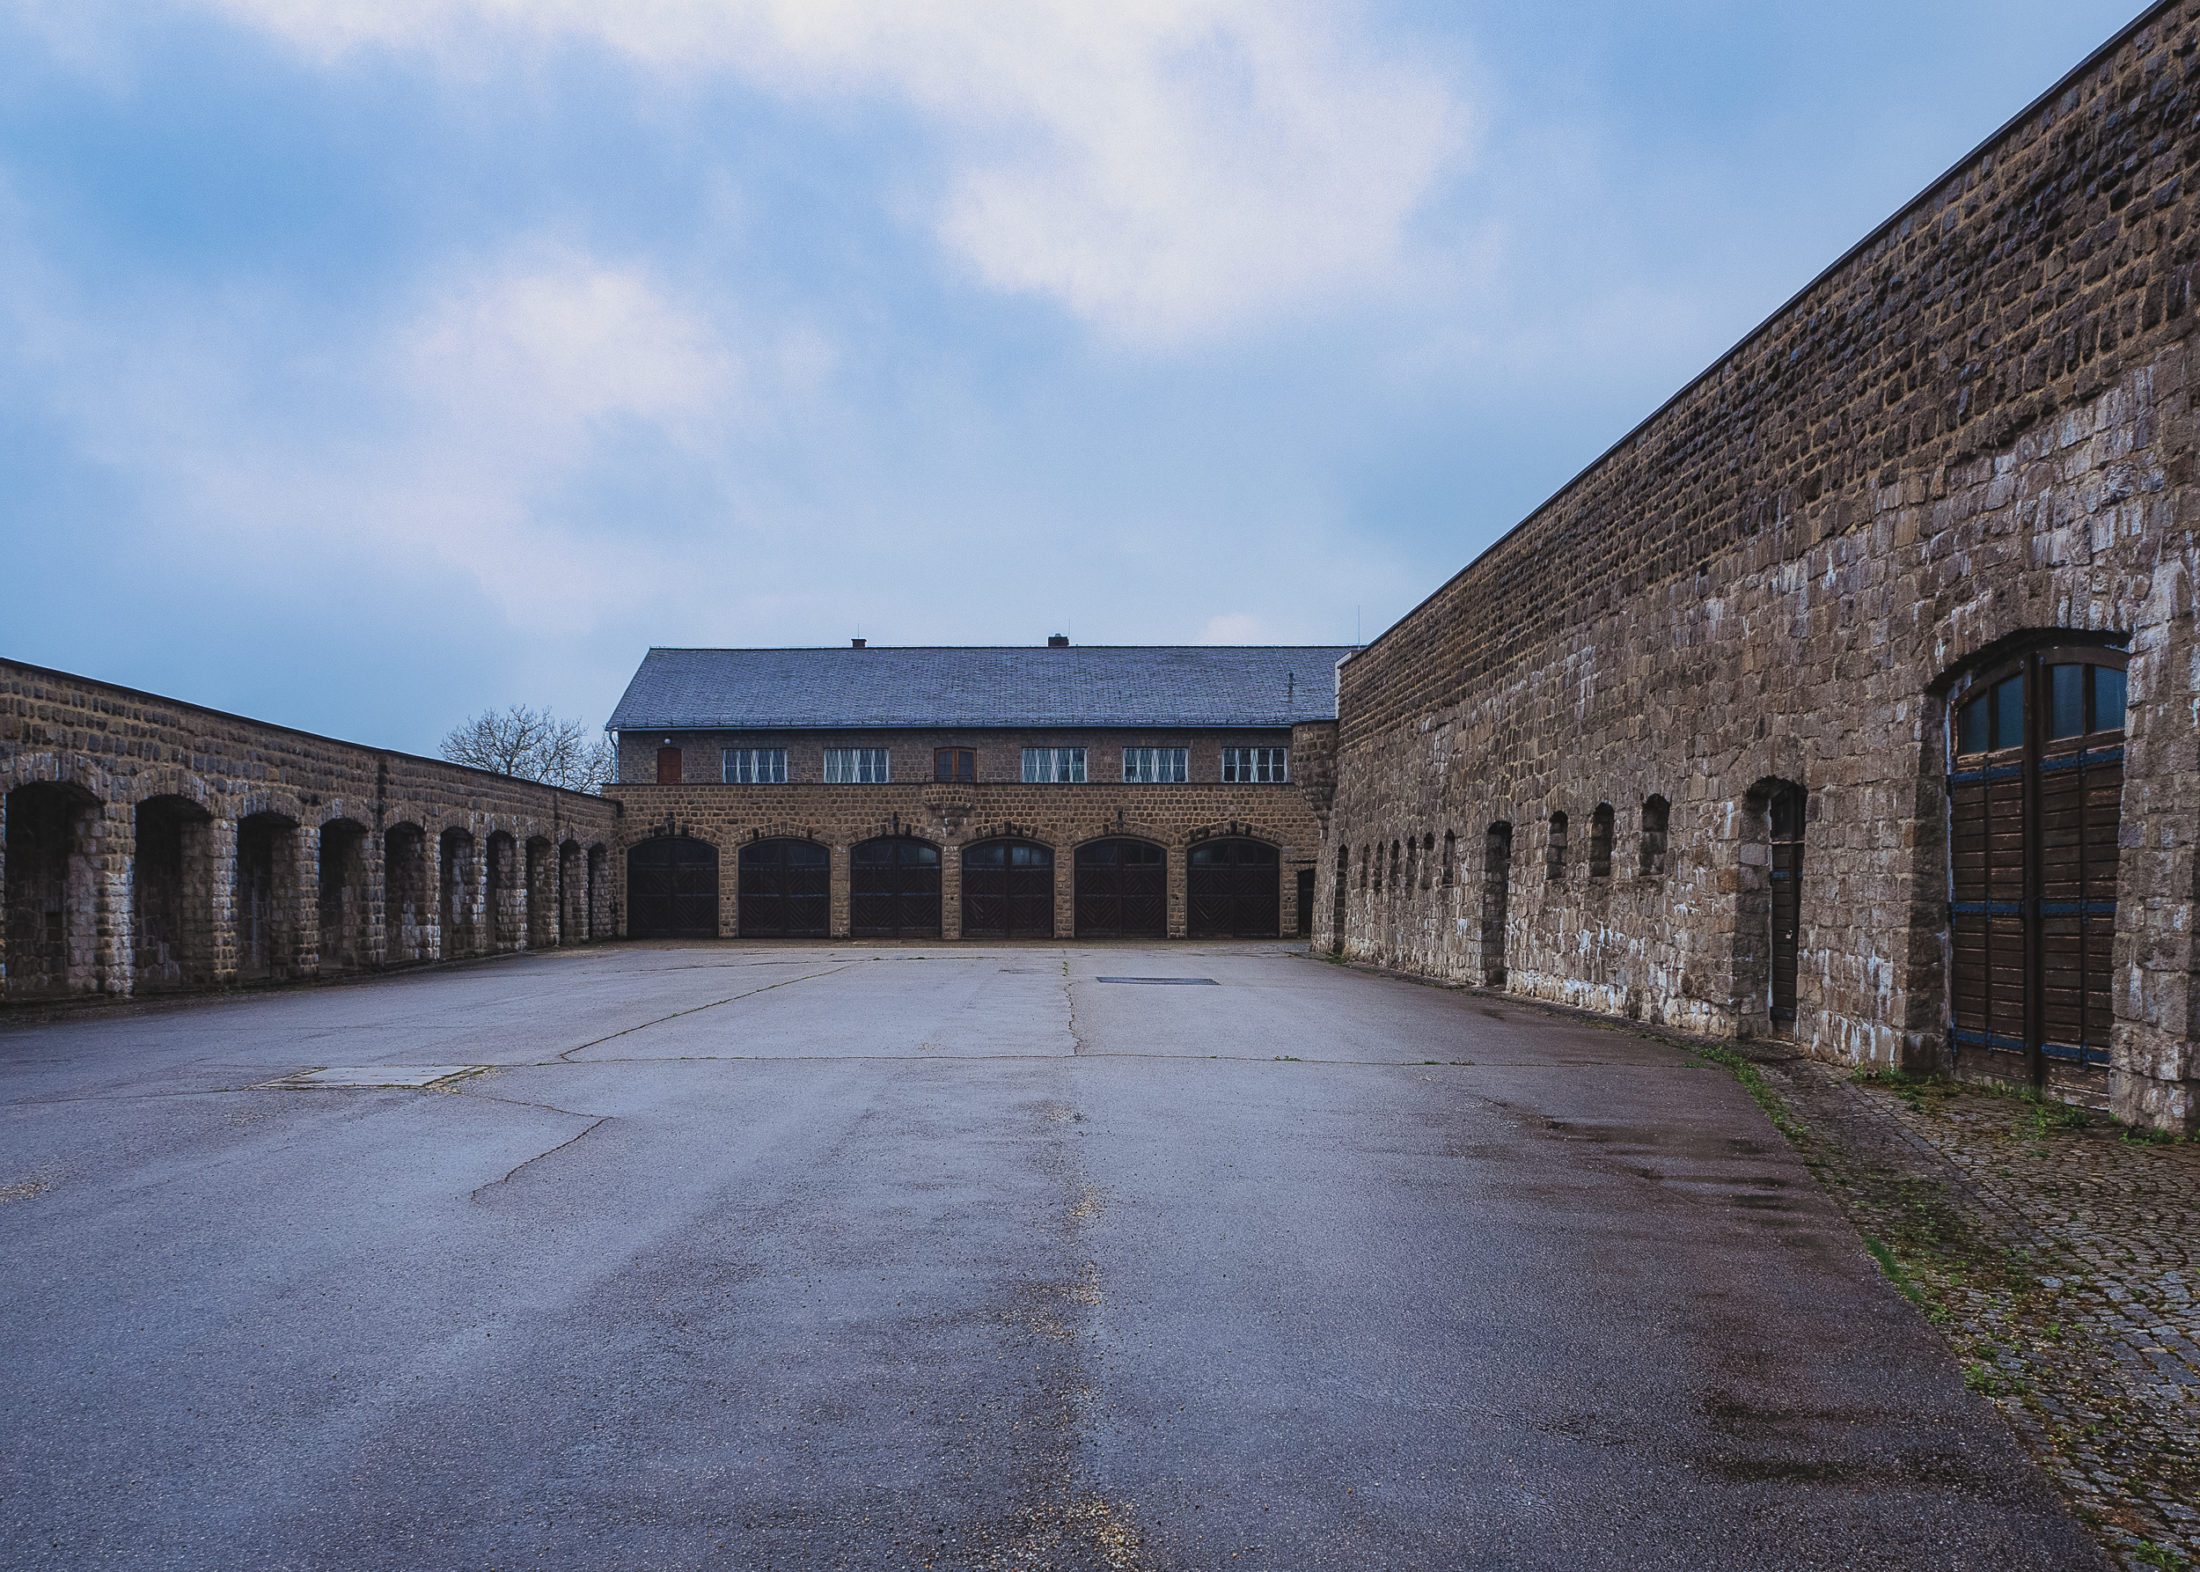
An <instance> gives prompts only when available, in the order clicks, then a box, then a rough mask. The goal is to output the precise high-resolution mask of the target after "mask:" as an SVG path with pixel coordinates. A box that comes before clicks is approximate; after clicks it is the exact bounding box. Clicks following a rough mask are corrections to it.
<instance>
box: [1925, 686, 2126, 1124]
mask: <svg viewBox="0 0 2200 1572" xmlns="http://www.w3.org/2000/svg"><path fill="white" fill-rule="evenodd" d="M2125 660H2126V657H2125V655H2124V653H2123V652H2122V651H2121V650H2116V649H2110V648H2106V647H2103V646H2097V645H2068V644H2043V645H2040V646H2036V647H2034V648H2032V649H2030V650H2027V651H2025V652H2023V653H2021V654H2018V655H2013V656H2007V657H2004V658H2002V659H2000V660H1995V661H1991V662H1989V663H1988V664H1986V665H1984V666H1982V667H1981V668H1980V669H1979V670H1978V671H1977V672H1975V673H1973V674H1971V675H1969V676H1968V677H1966V678H1965V679H1964V680H1962V681H1961V682H1959V683H1958V684H1957V686H1956V688H1955V691H1954V692H1953V694H1952V695H1951V703H1950V716H1949V726H1948V782H1947V784H1948V829H1949V858H1948V926H1949V939H1950V944H1949V958H1950V968H1949V977H1948V1002H1949V1010H1948V1015H1949V1034H1950V1037H1951V1039H1952V1046H1953V1048H1954V1050H1955V1053H1956V1054H1957V1055H1958V1056H1959V1057H1961V1056H1964V1055H1966V1054H1971V1055H1976V1056H1977V1060H1976V1061H1975V1062H1980V1063H1982V1065H1983V1067H1986V1068H1988V1069H1989V1070H1990V1071H1991V1070H1992V1069H1993V1068H1994V1067H1996V1066H1997V1065H1999V1066H2006V1068H2004V1069H2002V1070H2001V1073H2003V1074H2015V1075H2017V1076H2019V1077H2022V1078H2024V1079H2027V1080H2031V1081H2034V1082H2038V1081H2042V1080H2044V1079H2045V1078H2046V1075H2047V1071H2048V1066H2049V1065H2050V1064H2052V1063H2058V1062H2059V1063H2063V1064H2071V1065H2105V1064H2107V1063H2108V1050H2109V1033H2110V1029H2111V1028H2112V1026H2113V1025H2114V1022H2115V1013H2116V1012H2115V989H2114V986H2113V978H2112V969H2111V961H2112V954H2113V951H2114V948H2115V939H2116V878H2117V832H2118V829H2119V827H2120V821H2121V819H2122V814H2123V784H2124V683H2125V676H2124V665H2125Z"/></svg>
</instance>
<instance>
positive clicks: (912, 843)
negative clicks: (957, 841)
mask: <svg viewBox="0 0 2200 1572" xmlns="http://www.w3.org/2000/svg"><path fill="white" fill-rule="evenodd" d="M848 915H849V931H850V932H851V933H853V934H854V935H855V936H856V937H857V938H859V939H937V938H938V937H939V936H940V850H939V848H938V847H937V846H933V845H931V844H930V843H928V842H925V841H920V840H913V839H911V838H910V837H908V836H905V835H883V836H880V837H879V838H878V839H877V840H873V841H864V842H862V843H860V844H859V845H857V846H856V847H855V849H854V850H853V851H851V852H850V853H849V854H848Z"/></svg>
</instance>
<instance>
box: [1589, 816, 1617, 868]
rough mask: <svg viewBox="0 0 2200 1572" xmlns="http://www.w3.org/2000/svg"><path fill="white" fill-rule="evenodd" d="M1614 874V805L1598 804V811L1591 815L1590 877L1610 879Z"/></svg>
mask: <svg viewBox="0 0 2200 1572" xmlns="http://www.w3.org/2000/svg"><path fill="white" fill-rule="evenodd" d="M1611 876H1612V805H1611V804H1610V803H1608V802H1600V803H1598V804H1597V808H1596V812H1594V813H1592V814H1590V815H1589V877H1590V878H1592V879H1609V878H1610V877H1611Z"/></svg>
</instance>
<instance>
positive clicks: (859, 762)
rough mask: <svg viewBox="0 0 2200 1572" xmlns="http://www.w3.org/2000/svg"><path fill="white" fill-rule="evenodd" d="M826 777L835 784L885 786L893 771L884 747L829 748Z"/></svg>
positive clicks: (826, 754) (827, 751) (891, 777)
mask: <svg viewBox="0 0 2200 1572" xmlns="http://www.w3.org/2000/svg"><path fill="white" fill-rule="evenodd" d="M825 779H826V781H827V782H828V783H829V784H831V785H834V786H883V785H885V784H886V782H888V781H889V780H891V779H893V773H892V770H891V768H890V765H889V761H888V759H887V754H886V750H885V749H884V748H827V749H826V750H825Z"/></svg>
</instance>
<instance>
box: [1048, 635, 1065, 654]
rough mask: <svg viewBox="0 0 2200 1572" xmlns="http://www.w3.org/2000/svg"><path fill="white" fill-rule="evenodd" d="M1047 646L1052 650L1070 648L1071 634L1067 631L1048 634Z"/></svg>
mask: <svg viewBox="0 0 2200 1572" xmlns="http://www.w3.org/2000/svg"><path fill="white" fill-rule="evenodd" d="M1047 648H1048V649H1050V650H1066V649H1068V648H1069V635H1068V634H1066V633H1050V634H1048V635H1047Z"/></svg>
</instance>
